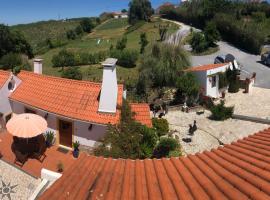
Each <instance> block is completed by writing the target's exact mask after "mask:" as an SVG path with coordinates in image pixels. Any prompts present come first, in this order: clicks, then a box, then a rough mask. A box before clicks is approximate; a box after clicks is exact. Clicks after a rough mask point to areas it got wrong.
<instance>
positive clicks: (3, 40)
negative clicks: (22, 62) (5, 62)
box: [0, 24, 34, 58]
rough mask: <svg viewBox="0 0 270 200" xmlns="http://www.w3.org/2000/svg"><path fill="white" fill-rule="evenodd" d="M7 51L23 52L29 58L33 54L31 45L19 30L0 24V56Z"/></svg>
mask: <svg viewBox="0 0 270 200" xmlns="http://www.w3.org/2000/svg"><path fill="white" fill-rule="evenodd" d="M8 53H23V54H26V55H27V56H28V57H29V58H32V57H33V56H34V55H33V50H32V47H31V46H30V44H29V43H28V42H27V41H26V39H25V37H24V36H23V35H22V34H21V33H20V32H18V31H11V30H10V28H9V27H8V26H5V25H3V24H0V58H1V57H2V56H3V55H6V54H8Z"/></svg>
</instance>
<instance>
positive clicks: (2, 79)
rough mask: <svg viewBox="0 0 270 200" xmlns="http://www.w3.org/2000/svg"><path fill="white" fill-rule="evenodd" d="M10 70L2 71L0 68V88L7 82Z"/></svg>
mask: <svg viewBox="0 0 270 200" xmlns="http://www.w3.org/2000/svg"><path fill="white" fill-rule="evenodd" d="M10 74H11V73H10V72H8V71H4V70H0V89H1V88H2V87H3V86H4V84H5V83H6V82H7V80H8V78H9V76H10Z"/></svg>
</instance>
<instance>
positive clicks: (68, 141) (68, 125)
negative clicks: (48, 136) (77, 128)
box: [59, 120, 72, 147]
mask: <svg viewBox="0 0 270 200" xmlns="http://www.w3.org/2000/svg"><path fill="white" fill-rule="evenodd" d="M59 143H60V145H63V146H66V147H72V122H67V121H63V120H59Z"/></svg>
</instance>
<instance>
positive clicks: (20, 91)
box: [10, 71, 123, 124]
mask: <svg viewBox="0 0 270 200" xmlns="http://www.w3.org/2000/svg"><path fill="white" fill-rule="evenodd" d="M18 77H19V78H20V79H21V80H22V83H21V84H20V85H19V87H18V88H17V89H16V91H15V92H14V93H13V94H12V95H11V96H10V99H11V100H15V101H19V102H21V103H24V104H26V105H30V106H32V107H35V108H39V109H42V110H45V111H47V112H51V113H55V114H57V115H62V116H65V117H68V118H72V119H78V120H83V121H88V122H93V123H98V124H108V123H111V124H116V123H117V122H118V121H119V119H120V109H117V111H116V114H105V113H99V112H98V106H99V101H98V97H99V93H100V90H101V83H93V82H89V81H76V80H71V79H64V78H58V77H52V76H45V75H39V74H35V73H32V72H26V71H22V72H20V74H19V76H18ZM122 95H123V85H118V100H117V103H118V105H120V106H121V105H122Z"/></svg>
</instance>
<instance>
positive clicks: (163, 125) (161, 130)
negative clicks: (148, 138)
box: [152, 118, 169, 137]
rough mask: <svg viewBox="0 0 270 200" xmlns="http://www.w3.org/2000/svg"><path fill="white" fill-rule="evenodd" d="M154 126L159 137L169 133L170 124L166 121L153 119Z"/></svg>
mask: <svg viewBox="0 0 270 200" xmlns="http://www.w3.org/2000/svg"><path fill="white" fill-rule="evenodd" d="M152 124H153V127H154V128H155V129H156V131H157V134H158V136H159V137H160V136H163V135H166V134H167V133H168V132H169V123H168V121H167V120H166V119H159V118H153V119H152Z"/></svg>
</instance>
